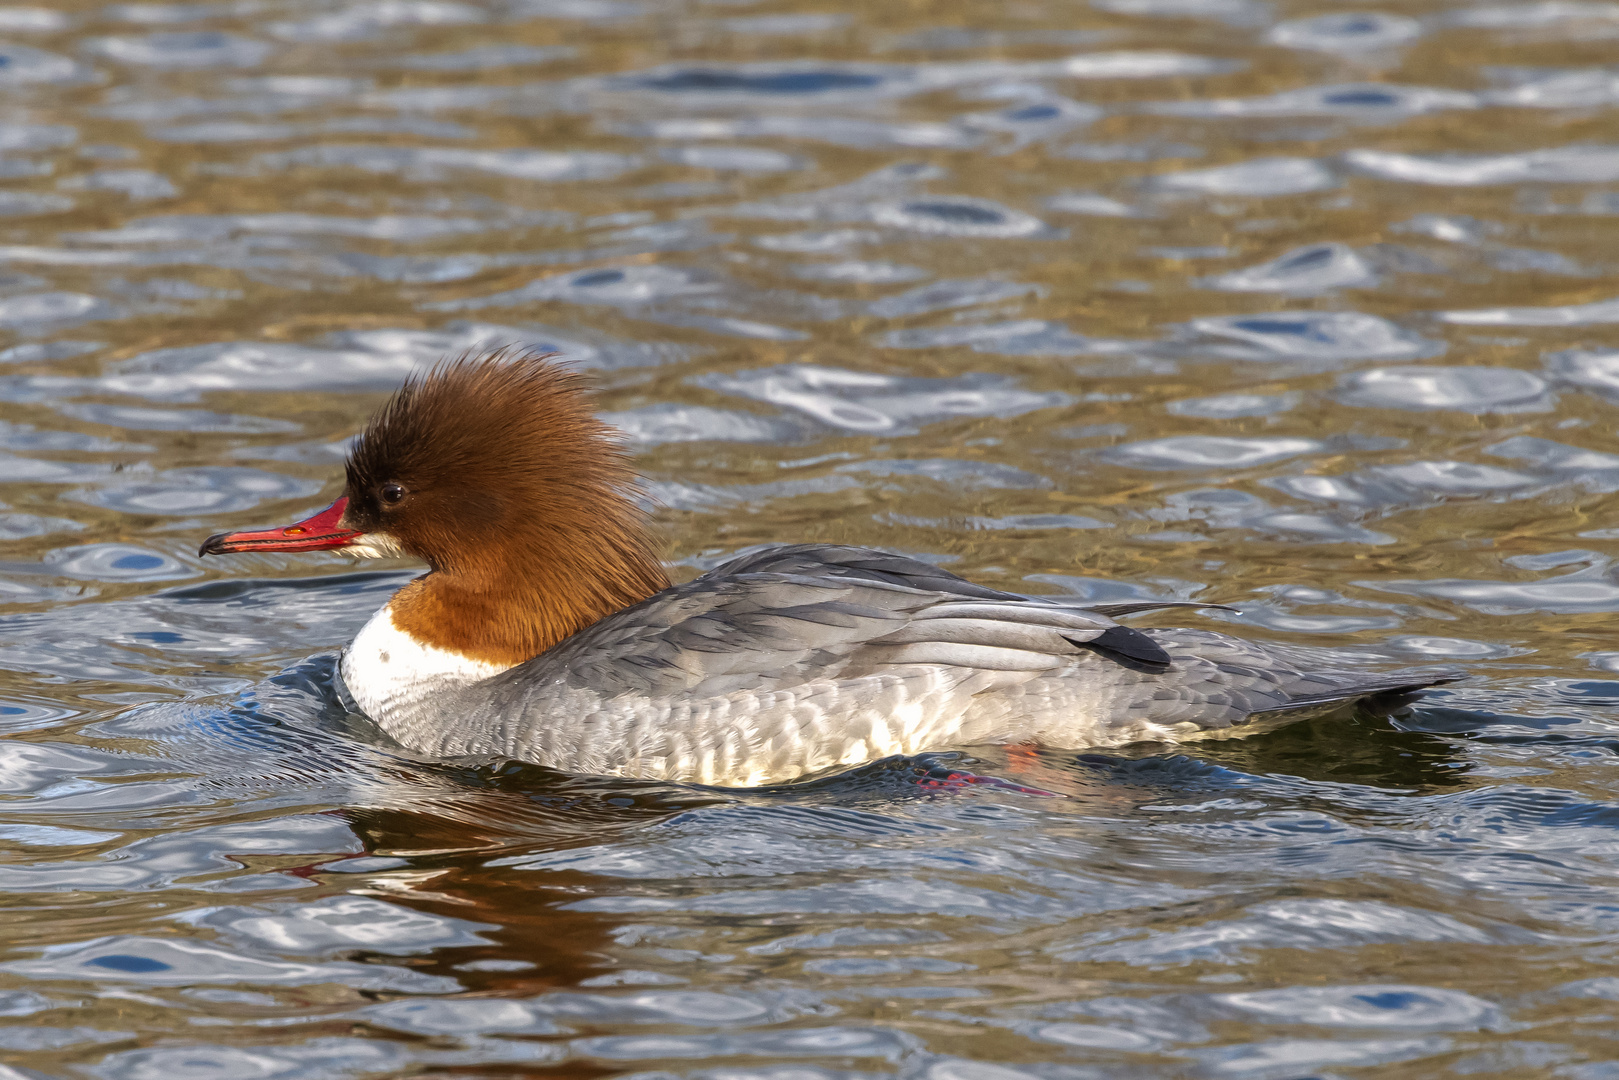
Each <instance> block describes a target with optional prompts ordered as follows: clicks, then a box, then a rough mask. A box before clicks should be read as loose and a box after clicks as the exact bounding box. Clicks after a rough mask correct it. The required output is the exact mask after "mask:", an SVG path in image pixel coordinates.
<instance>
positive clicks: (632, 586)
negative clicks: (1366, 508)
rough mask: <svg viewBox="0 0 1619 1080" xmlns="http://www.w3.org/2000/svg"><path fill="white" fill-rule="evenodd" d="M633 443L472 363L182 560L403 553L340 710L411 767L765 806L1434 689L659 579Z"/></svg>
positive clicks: (1275, 657) (525, 365)
mask: <svg viewBox="0 0 1619 1080" xmlns="http://www.w3.org/2000/svg"><path fill="white" fill-rule="evenodd" d="M645 507H646V500H645V499H644V497H643V496H642V495H641V492H640V488H639V480H638V477H637V476H636V474H635V471H634V469H633V467H632V464H631V460H630V457H629V453H628V451H627V449H626V445H625V440H624V439H623V438H622V437H621V436H620V434H619V433H618V432H616V431H615V430H614V429H613V428H611V427H610V426H609V425H608V424H606V423H605V422H604V421H602V420H601V419H599V418H598V417H597V416H596V414H595V412H594V409H593V405H592V396H591V392H590V388H589V386H588V385H587V384H586V381H585V380H584V379H583V377H582V376H581V375H580V374H578V373H577V372H575V371H573V370H571V369H569V368H568V367H566V366H564V365H563V364H562V363H560V362H559V361H558V360H557V359H556V358H554V357H549V356H545V355H540V354H532V353H512V352H500V353H495V354H486V355H477V356H474V355H464V356H461V357H458V358H455V359H451V360H448V361H445V362H442V363H440V364H438V365H437V366H434V367H432V368H430V369H427V370H424V371H422V372H419V373H417V374H415V375H412V376H411V377H409V378H407V380H406V381H405V382H404V384H403V385H402V386H401V387H400V388H399V389H398V390H397V392H395V393H394V394H393V396H392V397H391V398H390V399H389V400H388V401H387V403H386V404H385V405H383V407H382V408H381V409H380V410H379V411H378V412H377V413H376V414H375V415H374V416H373V417H372V418H371V420H370V421H369V423H368V424H367V425H366V427H365V429H364V431H363V433H362V434H361V435H360V436H359V437H358V439H357V441H356V442H355V443H354V444H353V445H352V449H351V452H350V453H349V455H348V458H347V461H346V463H345V466H344V487H343V493H342V494H341V495H340V496H339V497H338V498H337V500H336V501H335V502H333V503H332V504H331V505H330V506H328V507H326V508H325V509H323V510H321V511H320V512H319V513H316V514H314V515H312V516H310V517H308V518H306V519H304V520H301V521H298V522H296V523H294V524H291V525H287V526H282V527H276V528H269V529H257V530H247V531H235V532H222V533H216V534H215V535H213V536H210V537H208V539H207V540H205V541H204V542H203V544H202V546H201V549H200V552H199V554H200V555H227V554H233V553H241V552H299V551H337V552H341V553H344V554H347V555H351V556H358V557H370V558H397V557H408V558H412V559H417V560H420V561H421V562H423V563H425V564H426V565H427V572H426V573H425V574H423V575H421V576H419V577H417V578H415V579H414V580H412V581H410V582H409V583H407V584H406V585H404V586H403V587H402V588H401V589H399V590H398V592H396V593H394V594H393V596H392V597H391V598H390V599H389V600H388V602H387V603H386V604H385V605H384V606H383V607H382V608H381V609H380V610H378V611H377V612H376V613H375V614H374V615H373V616H372V617H371V618H370V620H369V621H368V622H366V623H365V625H364V626H363V628H362V629H361V630H360V631H359V633H358V634H357V635H356V636H355V637H354V639H353V641H352V642H351V643H350V644H349V645H348V647H347V648H345V649H344V650H343V651H342V654H341V658H340V660H339V662H338V665H337V673H338V679H339V680H340V683H341V686H340V690H341V692H342V693H344V694H346V695H347V702H348V703H349V704H350V705H351V706H352V707H354V708H357V709H358V711H359V712H361V713H363V714H364V715H365V716H366V717H368V718H369V719H370V720H371V721H372V723H374V724H375V725H376V727H377V728H379V729H380V730H381V732H382V733H383V734H384V735H386V736H387V737H388V738H389V739H391V740H393V741H394V742H395V743H397V744H398V745H399V746H401V747H403V748H404V749H405V750H407V751H409V752H411V753H414V754H418V755H422V756H424V757H427V758H431V759H462V758H485V759H488V758H494V759H506V760H513V761H519V762H527V763H531V764H535V765H540V766H545V767H547V768H550V769H554V770H559V771H561V772H564V773H572V774H586V775H597V776H608V777H624V778H638V779H647V780H659V781H672V782H678V783H687V784H699V785H710V786H718V787H758V786H763V785H772V784H783V783H790V782H793V781H800V780H804V779H807V778H814V777H818V776H823V775H827V774H829V773H833V772H836V771H838V770H846V769H850V768H853V767H857V766H861V765H864V764H867V763H870V762H873V761H877V760H879V759H885V758H891V757H895V756H914V755H918V754H923V753H926V752H930V751H943V750H953V749H963V748H971V747H974V746H989V745H997V744H998V745H1008V746H1033V747H1041V748H1059V749H1074V750H1095V749H1105V748H1114V747H1123V746H1127V745H1130V744H1134V743H1185V742H1195V741H1198V740H1209V739H1226V738H1233V737H1239V736H1246V735H1252V734H1255V733H1258V732H1262V731H1268V730H1271V729H1273V728H1276V727H1279V726H1280V725H1282V724H1286V723H1292V722H1295V721H1299V720H1303V719H1307V718H1312V717H1322V716H1329V715H1335V714H1343V715H1350V714H1353V713H1354V712H1355V710H1357V709H1359V708H1366V707H1372V708H1377V707H1384V706H1388V705H1389V704H1390V703H1393V704H1395V705H1402V704H1405V703H1407V702H1409V701H1411V700H1414V698H1415V696H1416V695H1417V694H1418V693H1419V692H1420V691H1422V690H1424V689H1425V688H1428V687H1431V686H1435V685H1439V684H1442V683H1445V682H1449V681H1452V680H1454V679H1455V678H1457V677H1459V675H1458V673H1456V672H1454V671H1452V670H1450V669H1438V668H1421V669H1406V670H1400V671H1392V672H1385V673H1375V672H1367V671H1356V670H1343V669H1340V668H1335V667H1333V666H1331V665H1329V664H1322V663H1320V662H1319V661H1317V660H1314V659H1312V655H1311V654H1309V653H1307V652H1304V651H1301V650H1295V649H1290V648H1288V647H1286V646H1282V645H1277V644H1270V643H1264V642H1259V641H1250V640H1244V639H1241V638H1237V637H1234V636H1231V635H1228V634H1224V633H1220V632H1217V631H1213V630H1206V629H1193V628H1179V629H1176V628H1170V629H1158V628H1154V629H1136V628H1133V627H1130V626H1127V625H1125V624H1124V623H1122V622H1120V621H1119V620H1120V619H1123V618H1125V617H1127V616H1130V615H1135V614H1140V613H1144V612H1151V611H1160V610H1165V609H1174V608H1208V607H1214V606H1216V605H1211V604H1199V603H1195V602H1188V601H1131V602H1126V603H1114V604H1086V603H1081V602H1079V601H1077V600H1075V599H1072V598H1060V597H1049V596H1024V595H1020V594H1017V593H1012V592H1006V591H1002V590H999V589H993V588H989V587H987V586H984V585H979V584H975V583H974V582H971V581H968V580H966V579H964V578H961V577H958V576H956V575H955V574H952V573H950V572H949V571H947V570H944V569H942V568H941V567H939V566H937V565H935V564H933V563H931V562H926V561H923V560H921V559H916V558H912V557H909V556H906V555H903V554H897V553H893V552H889V551H882V550H877V549H873V548H865V547H853V546H847V545H842V544H817V543H796V544H781V545H774V546H769V547H765V548H762V549H759V550H752V551H748V552H745V553H743V554H741V555H739V556H738V557H735V558H732V559H731V560H730V561H728V562H725V563H723V564H722V565H719V566H717V567H715V568H714V569H712V570H709V571H708V572H707V573H704V574H702V575H700V576H698V577H696V578H694V579H692V580H688V581H685V582H682V583H679V584H674V583H672V582H671V580H670V577H669V572H668V569H667V568H666V566H665V565H664V562H663V561H662V559H661V558H660V554H659V545H658V543H657V542H656V540H655V538H654V532H653V529H652V525H651V521H650V518H649V516H648V512H647V510H646V508H645Z"/></svg>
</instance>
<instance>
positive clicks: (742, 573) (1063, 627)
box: [502, 545, 1169, 698]
mask: <svg viewBox="0 0 1619 1080" xmlns="http://www.w3.org/2000/svg"><path fill="white" fill-rule="evenodd" d="M1082 652H1094V653H1095V654H1097V655H1098V656H1104V657H1107V658H1108V660H1109V662H1113V663H1119V664H1126V665H1137V666H1142V667H1148V668H1156V669H1160V670H1161V669H1162V667H1163V666H1164V665H1166V664H1167V663H1168V662H1169V657H1168V655H1167V654H1165V653H1164V651H1163V649H1162V648H1161V647H1160V646H1159V645H1158V644H1156V643H1155V642H1154V641H1153V639H1152V638H1151V637H1149V636H1147V635H1146V634H1144V633H1142V632H1140V631H1138V630H1133V629H1131V628H1129V627H1125V626H1120V625H1119V624H1118V623H1116V622H1114V621H1113V620H1112V619H1110V618H1108V617H1106V616H1104V615H1100V614H1096V613H1094V612H1090V611H1085V610H1083V609H1079V608H1068V607H1058V606H1053V605H1047V604H1039V603H1035V602H1032V601H1030V600H1028V599H1027V598H1025V597H1021V596H1018V595H1016V594H1013V593H1004V592H999V591H997V590H995V589H989V588H985V587H984V586H981V585H975V584H973V583H972V582H969V581H964V580H963V579H961V578H958V577H956V576H955V575H954V574H951V573H949V572H948V571H944V570H940V569H939V568H938V567H936V566H932V565H930V564H928V563H924V562H921V561H920V560H916V559H908V558H905V557H904V556H899V555H891V554H889V553H887V552H880V551H871V550H867V549H862V548H846V547H835V546H827V545H795V546H792V547H784V548H773V549H769V550H766V551H762V552H758V553H755V554H752V555H748V556H745V557H743V558H741V559H736V560H733V561H732V562H729V563H726V564H725V565H723V566H721V567H719V568H717V569H715V570H713V571H711V572H709V573H708V574H705V575H703V576H702V577H700V578H697V579H696V580H694V581H690V582H687V583H686V584H684V585H680V586H677V587H675V588H674V589H671V590H668V591H666V592H663V593H660V594H658V595H657V596H655V597H653V598H652V599H650V600H647V601H644V602H643V603H640V604H637V605H635V606H634V607H631V608H627V609H625V610H624V611H621V612H618V613H616V614H613V615H610V616H608V617H607V618H605V619H603V620H602V621H601V622H598V623H596V624H595V625H594V626H591V627H588V628H586V629H585V630H583V631H581V632H580V633H578V634H576V635H574V636H573V637H571V638H569V639H568V640H567V641H564V642H563V643H562V644H560V645H558V646H557V647H556V648H554V649H552V650H550V651H549V652H547V653H545V654H544V655H542V656H538V657H536V658H535V659H533V660H530V661H529V662H528V663H526V664H523V665H520V666H519V667H517V668H514V669H512V671H511V672H509V673H507V675H506V676H502V678H509V679H511V680H512V681H520V682H529V683H533V682H542V681H548V680H551V679H561V680H563V681H564V682H566V683H567V684H568V685H569V686H571V687H577V688H580V689H589V690H591V691H594V692H595V693H597V694H599V695H601V696H603V697H604V698H605V697H611V696H613V695H615V694H620V693H629V694H636V695H645V696H649V697H664V696H688V697H689V696H699V697H707V696H717V695H721V694H726V693H731V692H734V691H737V690H745V689H751V688H754V687H757V686H760V685H764V684H769V685H771V686H776V687H780V686H783V685H791V684H792V683H793V682H795V681H799V680H802V679H805V678H817V679H826V678H838V677H857V676H858V675H862V674H866V673H869V672H871V671H872V670H875V669H876V668H879V667H883V666H892V665H896V664H944V665H953V666H959V667H966V668H982V669H987V670H1029V671H1036V670H1046V669H1051V668H1056V667H1060V666H1061V665H1063V664H1064V663H1066V662H1067V661H1068V660H1070V659H1071V658H1072V657H1074V656H1075V655H1077V654H1079V653H1082Z"/></svg>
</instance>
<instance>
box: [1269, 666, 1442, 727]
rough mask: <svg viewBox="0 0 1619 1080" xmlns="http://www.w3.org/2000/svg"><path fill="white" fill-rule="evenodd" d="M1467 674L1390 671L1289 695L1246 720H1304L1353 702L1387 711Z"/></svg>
mask: <svg viewBox="0 0 1619 1080" xmlns="http://www.w3.org/2000/svg"><path fill="white" fill-rule="evenodd" d="M1466 677H1467V673H1466V672H1465V671H1461V670H1459V669H1457V668H1418V669H1416V670H1414V671H1413V670H1409V669H1407V670H1405V671H1391V672H1387V673H1385V674H1383V675H1379V676H1375V677H1372V678H1368V679H1367V680H1366V681H1364V682H1354V683H1348V684H1346V685H1344V686H1342V687H1339V688H1337V689H1334V690H1329V691H1326V692H1324V693H1319V694H1306V695H1303V696H1300V697H1296V698H1290V699H1289V700H1288V702H1287V704H1285V705H1282V706H1279V707H1277V708H1274V709H1266V710H1264V711H1262V712H1255V713H1252V714H1250V715H1249V717H1248V722H1249V723H1260V724H1264V723H1267V722H1274V721H1276V720H1280V719H1284V718H1285V719H1289V720H1294V719H1297V720H1303V719H1306V718H1308V717H1310V716H1321V715H1329V714H1331V713H1334V712H1337V711H1338V710H1340V709H1344V708H1347V707H1349V706H1352V705H1353V706H1357V707H1366V708H1369V709H1371V710H1372V711H1375V712H1380V713H1386V712H1390V711H1392V710H1394V709H1398V708H1400V707H1401V706H1403V705H1407V704H1409V703H1410V702H1412V701H1413V700H1415V699H1416V698H1417V697H1418V696H1419V695H1420V694H1421V693H1422V691H1424V690H1427V689H1430V688H1431V687H1435V686H1444V685H1445V684H1447V683H1453V682H1457V681H1458V680H1460V679H1464V678H1466Z"/></svg>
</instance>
